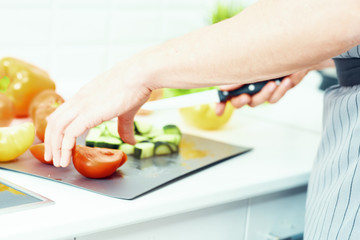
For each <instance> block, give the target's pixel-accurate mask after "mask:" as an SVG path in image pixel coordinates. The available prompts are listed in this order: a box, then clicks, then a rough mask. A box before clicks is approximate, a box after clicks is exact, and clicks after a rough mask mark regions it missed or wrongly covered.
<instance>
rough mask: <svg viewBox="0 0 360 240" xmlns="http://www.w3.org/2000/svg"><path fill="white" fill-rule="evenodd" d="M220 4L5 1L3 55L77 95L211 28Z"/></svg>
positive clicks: (0, 24) (188, 0)
mask: <svg viewBox="0 0 360 240" xmlns="http://www.w3.org/2000/svg"><path fill="white" fill-rule="evenodd" d="M217 2H219V1H217V0H0V9H1V21H0V29H1V32H2V34H1V37H0V57H4V56H13V57H17V58H20V59H23V60H26V61H28V62H31V63H33V64H35V65H38V66H40V67H41V68H44V69H45V70H47V71H48V72H49V73H50V75H51V76H52V78H53V79H54V80H55V81H56V83H57V85H58V89H59V90H60V91H62V92H64V94H66V95H68V94H72V93H73V92H74V91H75V90H74V91H73V89H77V88H79V87H80V86H81V85H83V84H84V83H85V82H87V81H89V80H91V79H92V78H94V77H95V76H96V75H98V74H99V73H101V72H103V71H104V70H106V69H108V68H109V67H110V66H112V65H114V64H115V63H116V62H119V61H121V60H123V59H125V58H127V57H129V56H131V55H133V54H135V53H136V52H139V51H141V50H143V49H145V48H146V47H149V46H152V45H155V44H159V43H161V42H163V41H165V40H167V39H169V38H172V37H176V36H179V35H182V34H185V33H187V32H190V31H192V30H195V29H197V28H200V27H202V26H205V25H208V24H209V21H210V20H209V19H210V14H211V11H212V10H213V8H214V5H215V4H216V3H217ZM222 2H224V1H222ZM227 2H229V1H227ZM233 2H236V1H235V0H234V1H233ZM241 2H243V3H244V1H241ZM247 2H249V1H247ZM69 83H71V84H72V85H73V86H74V87H73V88H72V89H69V88H68V86H70V85H69ZM65 92H66V93H65Z"/></svg>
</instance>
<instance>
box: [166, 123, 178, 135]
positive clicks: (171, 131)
mask: <svg viewBox="0 0 360 240" xmlns="http://www.w3.org/2000/svg"><path fill="white" fill-rule="evenodd" d="M163 130H164V133H165V134H176V135H180V136H181V131H180V129H179V128H178V127H177V126H176V125H174V124H168V125H165V126H163Z"/></svg>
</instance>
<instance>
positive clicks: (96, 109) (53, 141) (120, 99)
mask: <svg viewBox="0 0 360 240" xmlns="http://www.w3.org/2000/svg"><path fill="white" fill-rule="evenodd" d="M144 79H146V76H144V71H142V70H140V69H139V68H135V67H134V65H132V64H131V63H129V61H128V62H124V63H122V64H120V65H117V66H115V67H114V68H113V69H111V70H110V71H108V72H106V73H104V74H102V75H100V76H99V77H97V78H96V79H94V80H93V81H91V82H89V83H88V84H87V85H85V86H84V87H83V88H81V89H80V91H79V92H78V93H77V94H76V95H74V96H73V97H72V98H71V99H69V100H68V101H66V102H65V103H64V104H62V105H61V106H60V107H59V108H58V109H57V110H56V111H55V112H54V113H53V114H51V115H50V116H49V118H48V119H47V120H48V125H47V128H46V132H45V160H47V161H50V160H53V162H54V166H56V167H60V166H61V167H66V166H68V165H69V163H70V159H71V154H72V149H73V147H74V145H75V144H76V138H77V137H78V136H80V135H81V134H83V133H84V132H85V131H86V130H87V129H89V128H92V127H95V126H97V125H98V124H100V123H101V122H103V121H106V120H110V119H113V118H114V117H117V118H118V131H119V134H120V135H121V138H122V139H123V140H124V141H125V142H128V143H130V144H134V143H135V139H134V135H133V119H134V116H135V114H136V112H137V111H138V110H139V108H140V106H141V105H143V104H144V103H145V102H146V101H147V99H148V98H149V95H150V93H151V90H150V89H149V88H147V87H146V86H145V84H144V82H145V81H144Z"/></svg>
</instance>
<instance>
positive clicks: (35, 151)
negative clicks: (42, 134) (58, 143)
mask: <svg viewBox="0 0 360 240" xmlns="http://www.w3.org/2000/svg"><path fill="white" fill-rule="evenodd" d="M30 152H31V154H32V155H33V156H34V157H35V158H36V159H37V160H39V161H40V162H42V163H45V164H53V161H52V160H51V161H49V162H47V161H45V159H44V153H45V145H44V143H40V144H36V145H33V146H31V147H30Z"/></svg>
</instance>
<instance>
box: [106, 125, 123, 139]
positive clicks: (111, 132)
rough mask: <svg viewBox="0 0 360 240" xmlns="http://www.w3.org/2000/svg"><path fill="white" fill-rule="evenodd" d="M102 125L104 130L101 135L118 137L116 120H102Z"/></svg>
mask: <svg viewBox="0 0 360 240" xmlns="http://www.w3.org/2000/svg"><path fill="white" fill-rule="evenodd" d="M104 125H105V131H104V132H103V136H111V137H115V138H119V139H120V136H119V133H118V125H117V122H114V121H107V122H104Z"/></svg>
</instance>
